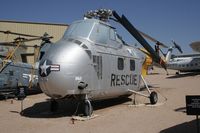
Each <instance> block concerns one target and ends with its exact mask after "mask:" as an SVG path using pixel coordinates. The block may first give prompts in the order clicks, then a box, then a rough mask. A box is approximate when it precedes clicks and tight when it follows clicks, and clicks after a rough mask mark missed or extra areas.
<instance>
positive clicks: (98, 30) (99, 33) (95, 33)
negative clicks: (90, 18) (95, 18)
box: [89, 23, 109, 44]
mask: <svg viewBox="0 0 200 133" xmlns="http://www.w3.org/2000/svg"><path fill="white" fill-rule="evenodd" d="M89 38H90V40H91V41H93V42H96V43H97V44H99V43H100V44H107V41H108V38H109V29H108V27H107V26H105V25H103V24H99V23H96V24H95V26H94V28H93V30H92V32H91V34H90V37H89Z"/></svg>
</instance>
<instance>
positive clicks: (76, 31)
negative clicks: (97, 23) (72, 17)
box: [63, 21, 94, 39]
mask: <svg viewBox="0 0 200 133" xmlns="http://www.w3.org/2000/svg"><path fill="white" fill-rule="evenodd" d="M93 24H94V22H92V21H80V22H75V23H73V24H72V25H70V26H69V27H68V28H67V30H66V32H65V34H64V36H63V38H64V39H66V38H68V37H70V36H79V37H83V38H88V36H89V34H90V31H91V29H92V27H93Z"/></svg>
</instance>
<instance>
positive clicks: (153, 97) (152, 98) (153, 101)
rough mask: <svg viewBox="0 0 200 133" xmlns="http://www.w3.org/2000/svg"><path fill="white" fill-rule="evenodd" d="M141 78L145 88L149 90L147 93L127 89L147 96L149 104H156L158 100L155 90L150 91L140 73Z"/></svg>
mask: <svg viewBox="0 0 200 133" xmlns="http://www.w3.org/2000/svg"><path fill="white" fill-rule="evenodd" d="M141 79H142V81H143V82H144V84H145V86H146V89H147V91H148V92H149V95H146V94H143V93H141V92H137V91H134V90H129V91H130V92H133V93H135V94H138V95H141V96H144V97H147V98H149V100H150V103H151V104H156V103H157V102H158V94H157V93H156V92H155V91H152V92H151V91H150V89H149V87H148V85H147V83H146V81H145V79H144V78H143V76H142V75H141Z"/></svg>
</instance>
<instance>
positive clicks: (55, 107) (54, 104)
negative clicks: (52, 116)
mask: <svg viewBox="0 0 200 133" xmlns="http://www.w3.org/2000/svg"><path fill="white" fill-rule="evenodd" d="M57 110H58V102H57V101H56V100H51V101H50V111H51V112H56V111H57Z"/></svg>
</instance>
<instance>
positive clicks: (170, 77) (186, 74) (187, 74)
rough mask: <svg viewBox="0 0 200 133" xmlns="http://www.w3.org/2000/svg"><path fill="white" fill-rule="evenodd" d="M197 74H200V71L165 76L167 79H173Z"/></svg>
mask: <svg viewBox="0 0 200 133" xmlns="http://www.w3.org/2000/svg"><path fill="white" fill-rule="evenodd" d="M197 75H200V72H190V73H182V74H177V75H173V76H169V77H167V78H168V79H175V78H184V77H190V76H197Z"/></svg>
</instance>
